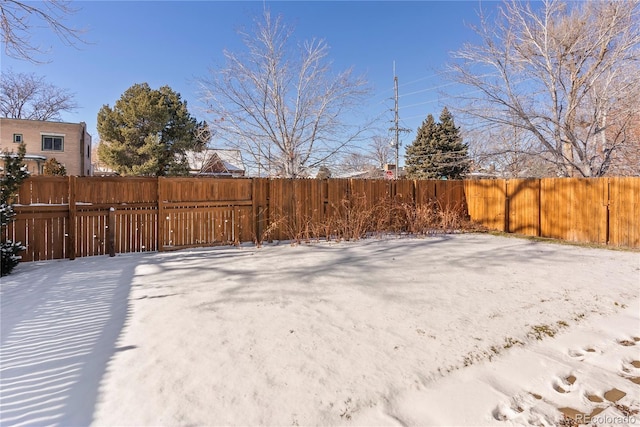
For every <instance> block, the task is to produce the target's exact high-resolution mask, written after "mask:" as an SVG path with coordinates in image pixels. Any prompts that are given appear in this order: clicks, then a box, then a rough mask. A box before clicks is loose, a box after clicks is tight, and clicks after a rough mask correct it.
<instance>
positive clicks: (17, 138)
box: [13, 133, 22, 144]
mask: <svg viewBox="0 0 640 427" xmlns="http://www.w3.org/2000/svg"><path fill="white" fill-rule="evenodd" d="M13 142H15V143H16V144H22V134H21V133H14V134H13Z"/></svg>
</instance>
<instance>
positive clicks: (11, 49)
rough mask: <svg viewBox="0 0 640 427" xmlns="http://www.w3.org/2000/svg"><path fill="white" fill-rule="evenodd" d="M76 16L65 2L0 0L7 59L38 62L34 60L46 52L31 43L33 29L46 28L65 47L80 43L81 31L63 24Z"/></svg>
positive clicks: (51, 0)
mask: <svg viewBox="0 0 640 427" xmlns="http://www.w3.org/2000/svg"><path fill="white" fill-rule="evenodd" d="M75 12H76V10H75V9H74V8H72V7H71V2H70V1H67V0H45V1H42V2H31V1H16V0H2V1H0V32H1V35H2V42H3V45H4V50H5V53H6V54H7V56H10V57H13V58H17V59H24V60H27V61H30V62H40V61H39V60H38V59H37V56H39V55H41V54H43V53H45V51H46V49H44V48H42V47H41V46H38V45H35V44H34V43H32V41H31V33H32V31H31V30H32V28H34V27H41V26H42V24H45V25H46V26H47V27H49V29H50V30H51V31H52V32H53V33H54V34H55V35H56V36H58V38H59V39H60V40H62V41H63V42H64V43H65V44H67V45H75V44H76V43H78V42H80V41H81V39H80V34H81V33H82V30H79V29H76V28H73V27H70V26H68V25H67V24H65V22H64V21H65V19H66V18H67V17H68V16H69V15H72V14H74V13H75Z"/></svg>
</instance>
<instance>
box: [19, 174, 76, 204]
mask: <svg viewBox="0 0 640 427" xmlns="http://www.w3.org/2000/svg"><path fill="white" fill-rule="evenodd" d="M16 203H17V204H21V205H31V204H47V205H60V204H66V203H69V178H67V177H63V176H33V177H30V178H28V179H27V180H25V181H24V182H23V183H22V185H21V186H20V189H19V190H18V199H17V200H16Z"/></svg>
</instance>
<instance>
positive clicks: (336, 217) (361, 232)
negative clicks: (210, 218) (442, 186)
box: [255, 196, 477, 245]
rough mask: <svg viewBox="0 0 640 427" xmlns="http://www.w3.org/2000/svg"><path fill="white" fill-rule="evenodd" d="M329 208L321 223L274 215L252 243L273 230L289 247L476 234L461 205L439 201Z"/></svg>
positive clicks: (357, 201) (359, 200) (353, 202)
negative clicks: (401, 235) (391, 235)
mask: <svg viewBox="0 0 640 427" xmlns="http://www.w3.org/2000/svg"><path fill="white" fill-rule="evenodd" d="M329 208H330V209H329V211H328V212H327V213H326V215H325V217H324V219H323V220H322V221H317V220H314V218H312V216H310V215H304V214H300V215H296V217H295V218H293V219H290V218H289V217H288V216H285V215H283V214H276V215H273V216H272V218H271V221H270V222H269V225H268V227H266V229H265V230H264V231H263V233H262V235H261V236H260V239H255V241H256V244H258V245H259V244H261V243H262V242H263V241H264V240H265V239H266V238H269V237H271V236H272V235H273V233H275V231H276V230H280V231H281V233H282V234H283V235H284V236H286V238H287V239H288V240H290V241H291V242H292V243H302V242H310V241H311V240H315V241H320V240H321V239H326V240H335V241H341V240H346V241H349V240H359V239H362V238H364V237H371V236H376V235H378V236H381V235H383V234H386V233H409V234H412V235H428V234H434V233H450V232H455V231H468V230H477V226H476V225H475V224H473V223H472V222H471V221H469V219H468V216H467V215H466V212H465V210H464V208H463V206H462V205H460V204H458V205H454V206H450V205H445V206H443V205H442V203H441V202H440V201H438V200H430V201H429V202H428V203H426V204H421V205H417V206H416V205H414V204H412V203H400V202H398V201H395V200H394V199H393V198H390V197H386V198H383V199H380V200H378V201H376V202H373V203H372V202H370V201H369V200H367V198H366V196H351V197H345V198H343V199H342V200H341V201H340V202H339V203H337V204H331V205H330V206H329ZM298 212H299V210H298Z"/></svg>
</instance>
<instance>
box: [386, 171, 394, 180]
mask: <svg viewBox="0 0 640 427" xmlns="http://www.w3.org/2000/svg"><path fill="white" fill-rule="evenodd" d="M384 177H385V179H393V171H391V170H388V171H385V173H384Z"/></svg>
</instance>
